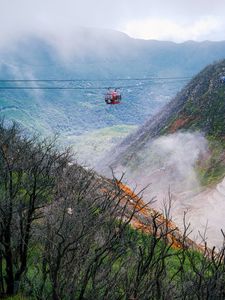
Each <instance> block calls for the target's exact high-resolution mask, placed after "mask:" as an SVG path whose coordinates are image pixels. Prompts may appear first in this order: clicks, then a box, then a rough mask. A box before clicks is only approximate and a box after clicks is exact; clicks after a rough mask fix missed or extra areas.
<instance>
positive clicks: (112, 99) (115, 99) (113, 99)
mask: <svg viewBox="0 0 225 300" xmlns="http://www.w3.org/2000/svg"><path fill="white" fill-rule="evenodd" d="M121 99H122V96H121V93H120V92H119V91H117V89H114V90H112V89H108V92H107V93H106V95H105V103H106V104H120V102H121Z"/></svg>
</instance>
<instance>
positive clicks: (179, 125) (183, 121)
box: [169, 117, 191, 133]
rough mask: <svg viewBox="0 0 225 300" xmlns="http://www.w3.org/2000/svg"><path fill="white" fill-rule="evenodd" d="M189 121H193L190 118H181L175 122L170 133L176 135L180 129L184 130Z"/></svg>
mask: <svg viewBox="0 0 225 300" xmlns="http://www.w3.org/2000/svg"><path fill="white" fill-rule="evenodd" d="M189 121H191V119H190V118H187V117H186V118H180V119H177V120H175V121H174V122H173V123H172V124H171V125H170V128H169V133H174V132H176V131H177V130H178V129H180V128H182V127H183V126H184V125H185V124H187V123H188V122H189Z"/></svg>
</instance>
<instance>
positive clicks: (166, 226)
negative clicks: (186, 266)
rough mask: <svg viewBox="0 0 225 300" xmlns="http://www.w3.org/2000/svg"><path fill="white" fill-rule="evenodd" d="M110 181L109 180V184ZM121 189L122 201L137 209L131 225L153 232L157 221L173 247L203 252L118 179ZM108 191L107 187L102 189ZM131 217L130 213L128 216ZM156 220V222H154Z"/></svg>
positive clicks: (159, 232) (174, 225)
mask: <svg viewBox="0 0 225 300" xmlns="http://www.w3.org/2000/svg"><path fill="white" fill-rule="evenodd" d="M109 183H110V181H108V184H109ZM116 184H117V186H118V188H119V190H120V191H122V195H121V196H120V197H121V203H126V205H127V207H128V209H129V208H130V209H131V211H134V210H135V211H136V212H137V213H135V214H134V216H133V218H132V219H131V225H132V226H133V227H134V228H136V229H137V230H141V231H142V232H144V233H147V234H151V233H152V232H153V230H154V225H153V223H154V222H155V223H156V224H157V227H158V229H159V230H158V234H161V233H162V232H164V235H163V237H164V240H166V241H167V242H168V243H169V244H170V245H171V247H172V248H173V249H181V248H182V247H186V246H188V247H192V248H193V249H195V250H197V251H200V252H203V251H204V249H203V248H202V247H201V246H200V245H197V244H196V243H195V242H193V241H192V240H191V239H189V238H186V239H185V243H183V235H182V233H181V232H180V231H179V229H178V228H177V226H176V224H175V223H173V222H172V221H171V220H167V219H166V218H165V217H164V216H163V215H162V214H161V213H159V212H157V211H156V210H155V209H153V208H151V207H150V206H149V205H148V204H146V203H145V202H144V201H143V200H142V199H141V198H140V197H138V196H137V195H136V194H135V193H134V192H133V191H132V190H131V189H130V188H129V187H128V186H126V185H125V184H123V183H122V182H121V181H116ZM102 191H103V192H107V191H108V190H107V189H104V190H102ZM123 193H124V194H123ZM127 217H129V215H128V216H127ZM153 220H154V222H153Z"/></svg>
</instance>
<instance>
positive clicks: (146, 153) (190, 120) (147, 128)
mask: <svg viewBox="0 0 225 300" xmlns="http://www.w3.org/2000/svg"><path fill="white" fill-rule="evenodd" d="M224 72H225V61H221V62H218V63H215V64H213V65H210V66H208V67H206V68H205V69H204V70H203V71H202V72H200V73H199V74H198V75H197V76H196V77H195V78H193V80H191V82H190V83H189V84H188V85H187V86H186V87H185V88H184V89H183V90H182V91H181V92H180V93H178V95H177V96H176V97H175V98H174V99H173V100H172V101H171V102H170V103H168V104H167V105H166V106H165V107H164V108H163V109H162V110H161V111H160V112H159V113H158V114H157V115H155V116H154V117H153V118H151V119H150V120H149V121H147V122H146V123H145V124H144V125H143V126H142V127H141V128H139V129H138V130H137V132H136V133H134V134H132V135H130V136H128V137H127V138H126V139H125V140H124V141H123V142H122V143H121V144H120V145H118V146H117V147H116V148H115V149H113V150H112V151H111V152H110V153H109V154H108V157H107V158H106V159H105V161H104V163H103V167H102V172H103V173H104V174H109V169H108V165H110V166H111V167H112V168H113V169H114V173H115V174H120V173H121V172H125V174H126V177H127V180H128V182H129V184H131V185H133V186H135V185H137V186H138V187H139V188H143V187H144V186H146V185H148V184H151V186H150V188H149V189H148V190H147V191H146V192H145V196H144V198H145V199H146V200H147V199H149V198H150V197H152V196H156V197H157V198H156V199H157V201H156V202H155V204H154V207H155V208H157V209H160V207H162V203H163V202H164V199H165V198H166V195H167V194H168V190H169V191H170V193H172V195H173V200H174V203H173V207H172V215H173V219H174V221H175V222H176V224H178V226H179V227H182V223H183V214H184V212H185V211H187V212H188V214H187V216H186V219H187V221H188V222H190V223H191V228H193V232H192V233H191V237H192V238H193V239H194V238H195V237H197V236H198V232H199V231H200V232H201V234H202V235H203V234H204V231H205V228H206V227H207V228H208V230H207V237H208V242H209V244H210V245H211V246H212V245H217V246H218V247H219V246H220V245H221V242H222V235H221V232H220V229H223V230H224V229H225V221H224V216H223V214H224V213H223V212H224V208H225V202H224V180H223V178H224V175H225V141H224V135H225V119H224V116H225V84H224V83H223V82H222V81H221V80H220V78H221V76H222V75H224ZM218 220H219V222H218ZM200 240H201V237H198V241H200Z"/></svg>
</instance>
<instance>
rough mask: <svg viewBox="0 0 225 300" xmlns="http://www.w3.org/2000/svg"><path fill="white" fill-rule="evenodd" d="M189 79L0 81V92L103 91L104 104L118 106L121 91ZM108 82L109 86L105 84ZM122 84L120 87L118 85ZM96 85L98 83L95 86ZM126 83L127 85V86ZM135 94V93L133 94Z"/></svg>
mask: <svg viewBox="0 0 225 300" xmlns="http://www.w3.org/2000/svg"><path fill="white" fill-rule="evenodd" d="M189 79H190V77H144V78H114V79H0V91H1V90H105V91H106V92H105V94H104V100H105V103H106V104H120V103H121V100H122V93H121V90H122V89H123V90H124V89H135V88H143V87H144V86H146V85H148V84H153V83H154V84H162V83H165V82H166V83H173V82H174V81H188V80H189ZM108 82H110V86H111V87H109V86H106V83H108ZM121 82H123V84H122V85H120V84H118V83H121ZM96 83H98V84H97V85H96ZM127 83H128V84H127ZM112 86H113V87H112ZM134 93H135V92H134Z"/></svg>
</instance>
